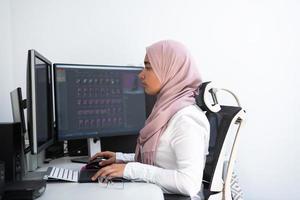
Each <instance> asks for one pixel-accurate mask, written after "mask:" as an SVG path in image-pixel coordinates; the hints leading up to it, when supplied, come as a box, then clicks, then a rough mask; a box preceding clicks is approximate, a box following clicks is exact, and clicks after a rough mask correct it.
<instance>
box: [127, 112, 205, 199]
mask: <svg viewBox="0 0 300 200" xmlns="http://www.w3.org/2000/svg"><path fill="white" fill-rule="evenodd" d="M172 131H173V132H172V137H171V141H170V144H171V148H172V149H173V152H174V154H175V157H176V164H177V166H176V168H175V169H164V168H160V167H156V166H151V165H147V164H142V163H137V162H131V163H128V164H126V167H125V170H124V175H123V176H124V178H129V179H140V180H143V181H147V182H151V183H155V184H157V185H159V186H160V187H161V188H162V189H163V191H164V192H166V193H177V194H178V193H179V194H183V195H187V196H195V195H196V194H197V193H198V192H199V191H200V189H201V185H202V176H203V169H204V163H205V156H206V155H205V154H206V150H205V148H206V142H205V140H206V138H205V135H207V131H208V130H207V127H206V128H205V127H204V126H202V125H200V124H199V123H197V122H195V121H194V120H192V119H191V118H188V117H187V118H185V117H182V118H181V119H180V121H177V122H176V126H174V129H173V130H172Z"/></svg>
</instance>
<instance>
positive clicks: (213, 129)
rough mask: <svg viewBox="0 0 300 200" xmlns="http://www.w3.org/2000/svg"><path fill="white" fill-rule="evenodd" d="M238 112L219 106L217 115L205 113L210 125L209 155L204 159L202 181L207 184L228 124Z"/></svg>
mask: <svg viewBox="0 0 300 200" xmlns="http://www.w3.org/2000/svg"><path fill="white" fill-rule="evenodd" d="M240 110H241V108H240V107H233V106H221V110H220V111H219V112H217V113H214V112H210V111H207V112H206V116H207V118H208V121H209V123H210V141H209V154H208V155H207V157H206V164H205V169H204V174H203V179H204V180H206V181H208V182H209V183H211V182H212V178H213V175H214V173H215V170H216V166H217V163H218V158H219V156H220V153H221V150H222V148H223V145H224V141H225V138H226V135H227V132H228V129H229V127H230V124H231V123H232V120H233V118H234V117H235V116H236V114H237V113H238V112H239V111H240ZM209 188H210V184H209Z"/></svg>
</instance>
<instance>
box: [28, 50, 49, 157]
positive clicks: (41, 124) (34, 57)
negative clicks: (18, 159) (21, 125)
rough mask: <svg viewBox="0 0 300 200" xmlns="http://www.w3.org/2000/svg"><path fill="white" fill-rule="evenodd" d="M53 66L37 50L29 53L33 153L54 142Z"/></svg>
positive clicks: (30, 122) (30, 130)
mask: <svg viewBox="0 0 300 200" xmlns="http://www.w3.org/2000/svg"><path fill="white" fill-rule="evenodd" d="M51 68H52V64H51V62H50V61H49V60H48V59H46V58H45V57H44V56H42V55H41V54H39V53H38V52H37V51H35V50H33V49H32V50H29V51H28V63H27V83H26V84H27V125H28V126H27V130H28V134H29V142H30V146H31V153H32V154H38V153H39V152H41V151H42V150H44V149H45V148H47V147H49V146H50V145H51V144H53V142H54V113H53V112H54V109H53V108H54V105H53V104H54V102H53V91H52V73H53V72H52V69H51Z"/></svg>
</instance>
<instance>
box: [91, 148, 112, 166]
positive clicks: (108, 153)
mask: <svg viewBox="0 0 300 200" xmlns="http://www.w3.org/2000/svg"><path fill="white" fill-rule="evenodd" d="M97 157H103V158H105V159H106V160H102V161H101V162H100V163H99V165H100V166H101V167H104V166H107V165H111V164H113V163H116V153H115V152H111V151H102V152H99V153H96V154H95V155H93V156H92V157H91V158H90V160H94V159H96V158H97Z"/></svg>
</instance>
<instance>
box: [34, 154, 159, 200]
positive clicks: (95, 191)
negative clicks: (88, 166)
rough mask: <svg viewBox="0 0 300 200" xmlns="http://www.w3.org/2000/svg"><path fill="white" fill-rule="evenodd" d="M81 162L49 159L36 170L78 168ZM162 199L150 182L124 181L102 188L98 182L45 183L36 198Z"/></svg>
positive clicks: (80, 199) (43, 199) (49, 199)
mask: <svg viewBox="0 0 300 200" xmlns="http://www.w3.org/2000/svg"><path fill="white" fill-rule="evenodd" d="M82 165H83V164H80V163H71V162H70V159H69V158H68V157H65V158H60V159H56V160H53V161H51V162H50V163H49V164H47V165H45V166H43V167H42V168H40V169H39V170H38V171H45V170H46V169H47V168H48V167H49V166H56V167H65V168H68V169H80V168H81V167H82ZM53 199H55V200H60V199H63V200H68V199H72V200H77V199H78V200H84V199H93V200H97V199H99V200H103V199H105V200H110V199H112V200H113V199H116V200H119V199H121V200H127V199H130V200H134V199H137V200H140V199H142V200H148V199H149V200H156V199H157V200H160V199H161V200H163V199H164V197H163V193H162V190H161V189H160V188H159V187H158V186H157V185H154V184H150V183H124V189H114V188H103V187H101V186H100V185H99V184H98V183H67V182H63V183H47V188H46V191H45V193H44V194H43V195H42V196H41V197H39V198H38V200H53Z"/></svg>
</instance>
